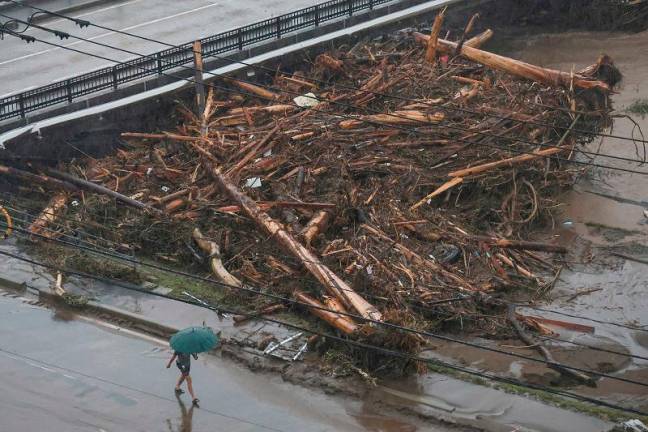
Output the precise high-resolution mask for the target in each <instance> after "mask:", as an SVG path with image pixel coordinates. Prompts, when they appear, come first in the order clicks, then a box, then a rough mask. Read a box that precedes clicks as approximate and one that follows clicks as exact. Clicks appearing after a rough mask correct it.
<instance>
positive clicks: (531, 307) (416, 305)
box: [0, 192, 648, 359]
mask: <svg viewBox="0 0 648 432" xmlns="http://www.w3.org/2000/svg"><path fill="white" fill-rule="evenodd" d="M0 194H4V195H5V196H9V197H16V196H14V195H11V194H9V193H5V192H0ZM20 199H23V198H22V197H21V198H20ZM28 201H31V202H34V203H37V204H39V205H42V203H40V202H37V201H35V200H28ZM5 207H7V208H10V209H13V210H16V209H15V208H13V207H11V206H6V205H5ZM17 211H19V210H17ZM24 213H26V214H28V215H29V216H32V217H34V216H35V215H34V214H33V213H27V212H24ZM59 217H61V216H59ZM62 218H63V219H65V218H64V217H62ZM67 220H69V221H71V222H76V223H80V224H83V222H81V221H76V220H73V219H67ZM86 226H91V225H89V224H87V223H86ZM101 227H102V228H105V229H106V230H109V228H108V227H105V226H101ZM45 229H46V230H48V231H51V232H55V230H53V229H51V228H45ZM79 231H80V232H82V233H85V234H87V235H90V236H93V237H94V238H96V239H98V240H105V241H108V242H111V243H112V244H115V245H116V244H118V243H116V242H114V241H111V240H108V239H105V238H104V237H98V236H94V235H92V234H90V233H87V232H85V231H81V230H79ZM73 238H75V237H73ZM75 239H76V238H75ZM147 241H148V240H147ZM85 243H86V244H90V243H89V242H87V241H86V242H85ZM152 243H154V244H158V245H161V244H162V243H161V242H155V241H152ZM104 249H105V250H109V249H107V248H104ZM282 257H283V258H288V259H293V258H294V257H290V256H287V255H282ZM311 286H314V284H311ZM363 294H364V295H369V296H371V297H373V298H375V299H379V300H384V299H383V298H382V297H378V296H374V295H371V294H370V293H363ZM468 297H469V296H463V297H461V298H459V297H458V298H454V299H444V300H439V301H435V302H432V303H428V304H427V305H428V306H431V305H435V304H443V303H446V302H450V301H460V300H461V299H466V298H468ZM500 301H502V302H503V303H505V304H513V305H515V306H518V307H524V308H528V309H533V310H538V311H542V312H551V313H556V314H559V315H564V316H568V317H572V318H579V319H583V320H588V321H592V322H597V323H600V324H608V325H613V326H617V327H621V328H626V329H630V330H635V331H642V332H648V329H646V328H643V327H636V326H629V325H625V324H621V323H616V322H610V321H602V320H598V319H594V318H590V317H586V316H582V315H574V314H567V313H564V312H560V311H555V310H551V309H545V308H541V307H539V306H534V305H530V304H524V303H512V302H506V301H503V300H500ZM408 304H409V305H410V306H413V307H416V308H418V309H421V310H433V311H435V312H437V313H438V311H437V310H434V309H433V308H429V307H426V305H418V304H411V303H408ZM549 339H553V340H556V341H561V342H567V343H572V344H575V345H582V346H586V347H588V348H592V349H595V348H596V347H593V346H589V345H584V344H578V343H574V342H572V341H569V340H566V339H559V338H549ZM601 350H602V351H605V350H604V349H602V348H601ZM608 351H609V350H608ZM611 353H613V354H618V355H624V354H625V353H621V352H615V351H611ZM625 355H627V356H630V357H633V358H637V359H647V358H644V357H641V356H633V355H629V354H625Z"/></svg>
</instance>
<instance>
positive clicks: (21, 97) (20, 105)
mask: <svg viewBox="0 0 648 432" xmlns="http://www.w3.org/2000/svg"><path fill="white" fill-rule="evenodd" d="M18 108H19V109H20V117H21V118H25V117H26V115H25V94H24V93H19V94H18Z"/></svg>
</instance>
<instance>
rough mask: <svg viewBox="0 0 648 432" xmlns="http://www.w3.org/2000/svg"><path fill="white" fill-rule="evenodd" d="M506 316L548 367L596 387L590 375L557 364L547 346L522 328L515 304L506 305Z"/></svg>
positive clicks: (523, 339)
mask: <svg viewBox="0 0 648 432" xmlns="http://www.w3.org/2000/svg"><path fill="white" fill-rule="evenodd" d="M506 318H507V319H508V321H509V322H510V323H511V324H512V325H513V328H514V329H515V331H516V333H517V334H518V336H519V337H520V339H522V341H523V342H524V343H525V344H526V345H531V346H534V347H535V348H536V350H537V351H538V352H539V353H540V354H541V355H542V357H544V359H545V360H547V362H548V366H549V367H550V368H552V369H554V370H556V371H558V372H560V373H561V374H563V375H567V376H569V377H572V378H575V379H576V380H578V381H580V382H583V383H585V384H587V385H589V386H592V387H596V382H595V381H594V379H592V378H591V377H589V376H587V375H585V374H584V373H581V372H578V371H575V370H572V369H567V368H565V367H563V366H561V365H560V364H558V363H557V362H556V360H555V359H554V358H553V355H552V354H551V352H550V351H549V350H548V349H547V347H545V346H544V345H542V343H541V342H540V341H538V340H536V339H535V338H534V337H532V336H531V335H530V334H528V333H527V332H526V331H525V330H524V329H523V328H522V326H521V325H520V322H519V321H518V320H517V317H516V315H515V305H509V306H508V310H507V314H506Z"/></svg>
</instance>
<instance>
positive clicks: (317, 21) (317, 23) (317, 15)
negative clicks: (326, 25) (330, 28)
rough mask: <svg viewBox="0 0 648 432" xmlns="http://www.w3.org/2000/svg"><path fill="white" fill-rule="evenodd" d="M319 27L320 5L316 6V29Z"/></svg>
mask: <svg viewBox="0 0 648 432" xmlns="http://www.w3.org/2000/svg"><path fill="white" fill-rule="evenodd" d="M318 26H319V5H318V4H316V5H315V27H318Z"/></svg>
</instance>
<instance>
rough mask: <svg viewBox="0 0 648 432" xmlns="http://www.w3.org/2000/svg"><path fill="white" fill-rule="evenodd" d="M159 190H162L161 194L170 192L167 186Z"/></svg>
mask: <svg viewBox="0 0 648 432" xmlns="http://www.w3.org/2000/svg"><path fill="white" fill-rule="evenodd" d="M160 189H162V192H169V191H170V190H171V189H170V188H169V186H162V187H161V188H160Z"/></svg>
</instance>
